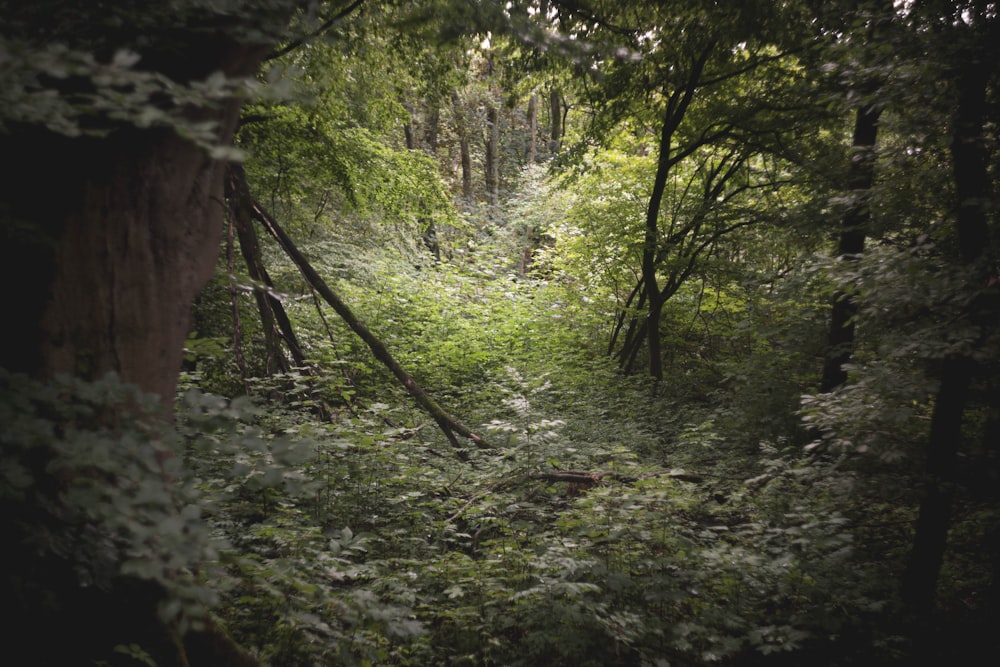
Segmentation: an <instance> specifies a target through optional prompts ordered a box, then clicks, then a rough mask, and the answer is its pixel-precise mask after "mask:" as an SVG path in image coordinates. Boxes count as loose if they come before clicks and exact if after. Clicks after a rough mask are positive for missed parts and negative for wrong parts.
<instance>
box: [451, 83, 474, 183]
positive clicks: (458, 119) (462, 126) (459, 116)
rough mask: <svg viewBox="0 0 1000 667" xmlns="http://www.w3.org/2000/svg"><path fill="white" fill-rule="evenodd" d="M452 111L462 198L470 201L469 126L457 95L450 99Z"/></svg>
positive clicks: (470, 153)
mask: <svg viewBox="0 0 1000 667" xmlns="http://www.w3.org/2000/svg"><path fill="white" fill-rule="evenodd" d="M451 104H452V110H453V113H454V115H455V131H456V133H457V134H458V150H459V164H460V165H461V169H462V198H463V199H465V200H466V201H468V200H471V199H472V195H473V191H472V149H471V147H470V145H469V124H468V122H467V121H466V118H465V110H464V109H463V108H462V104H461V100H460V99H459V97H458V95H457V94H453V95H452V98H451Z"/></svg>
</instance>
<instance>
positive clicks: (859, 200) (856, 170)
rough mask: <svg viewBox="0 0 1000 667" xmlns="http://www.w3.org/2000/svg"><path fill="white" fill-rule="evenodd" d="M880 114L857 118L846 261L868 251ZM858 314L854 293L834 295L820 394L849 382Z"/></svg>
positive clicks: (843, 239) (841, 245)
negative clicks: (845, 365) (870, 201)
mask: <svg viewBox="0 0 1000 667" xmlns="http://www.w3.org/2000/svg"><path fill="white" fill-rule="evenodd" d="M880 113H881V112H880V111H879V110H877V109H875V108H873V107H870V106H868V107H864V108H861V109H858V110H857V113H856V116H855V119H854V140H853V142H852V147H853V151H852V155H851V165H850V168H849V174H848V187H849V188H850V190H851V193H852V195H853V197H854V198H855V199H854V201H853V202H852V203H851V206H850V208H849V209H848V210H847V212H846V213H845V214H844V218H843V220H842V221H841V227H840V240H839V242H838V244H837V255H838V256H839V257H840V258H841V260H843V261H854V260H856V259H857V258H858V257H859V256H860V255H861V253H862V252H863V251H864V248H865V236H866V233H867V230H866V227H867V225H868V222H869V220H870V219H871V210H870V208H869V206H868V197H869V194H870V192H871V188H872V184H873V182H874V180H875V154H874V148H875V139H876V136H877V134H878V119H879V115H880ZM856 312H857V305H856V303H855V300H854V295H853V294H850V293H847V292H840V291H838V292H837V293H836V294H835V295H834V298H833V307H832V308H831V314H830V332H829V336H828V339H827V349H826V357H825V360H824V363H823V377H822V380H821V381H820V391H823V392H828V391H833V390H834V389H835V388H837V387H839V386H840V385H842V384H844V383H845V382H846V381H847V371H846V370H845V369H844V364H846V363H847V362H848V361H850V358H851V354H852V353H853V352H854V315H855V313H856Z"/></svg>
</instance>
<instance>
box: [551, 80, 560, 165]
mask: <svg viewBox="0 0 1000 667" xmlns="http://www.w3.org/2000/svg"><path fill="white" fill-rule="evenodd" d="M562 109H563V104H562V93H560V92H559V89H558V88H556V87H552V88H551V89H549V124H550V132H549V152H551V153H558V152H559V147H560V145H561V144H562V137H563V124H562V120H563V116H562Z"/></svg>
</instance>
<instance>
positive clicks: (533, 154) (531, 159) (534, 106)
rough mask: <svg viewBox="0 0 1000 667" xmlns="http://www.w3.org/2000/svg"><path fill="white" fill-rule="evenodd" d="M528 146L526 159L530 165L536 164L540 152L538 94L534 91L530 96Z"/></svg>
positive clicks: (525, 154)
mask: <svg viewBox="0 0 1000 667" xmlns="http://www.w3.org/2000/svg"><path fill="white" fill-rule="evenodd" d="M527 120H528V122H527V125H528V128H527V130H528V147H527V150H525V153H524V161H525V162H526V163H528V165H533V164H535V160H536V159H537V152H538V94H537V93H532V94H531V97H529V98H528V119H527Z"/></svg>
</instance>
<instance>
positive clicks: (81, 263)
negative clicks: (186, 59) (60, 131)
mask: <svg viewBox="0 0 1000 667" xmlns="http://www.w3.org/2000/svg"><path fill="white" fill-rule="evenodd" d="M236 49H237V47H234V54H233V57H232V58H229V59H227V60H228V61H229V62H228V67H227V70H228V71H229V73H230V74H233V75H245V74H250V73H252V72H253V70H254V69H255V68H256V66H257V64H258V63H259V62H260V59H261V58H262V57H263V55H264V53H263V50H262V49H249V48H246V49H242V52H241V51H238V50H236ZM222 64H226V63H222ZM239 108H240V103H239V102H238V101H236V100H232V101H230V102H228V103H225V104H224V105H222V106H220V107H219V108H218V109H217V110H215V111H213V112H212V115H211V116H209V115H208V112H202V113H201V114H200V119H201V120H214V121H216V122H218V124H219V135H218V136H219V141H220V143H226V142H228V141H229V140H230V138H231V137H232V133H233V130H234V128H235V125H236V121H237V119H238V116H239ZM0 151H2V154H3V155H4V158H5V161H6V162H7V164H9V165H12V166H15V167H16V168H15V169H13V170H12V171H11V173H10V174H9V175H8V176H7V177H5V178H4V179H2V182H0V202H2V204H3V206H4V207H5V209H6V210H4V211H3V213H4V214H5V216H6V217H7V218H8V219H9V220H11V221H12V222H13V223H14V224H11V225H8V226H7V229H6V230H5V231H6V236H7V238H6V239H4V243H3V244H2V245H3V249H2V251H0V252H2V253H3V260H4V261H2V262H0V263H2V269H0V271H2V272H3V273H2V275H3V276H4V278H5V280H4V284H6V285H13V284H18V285H24V286H25V289H23V290H15V292H17V294H16V295H15V298H14V299H12V300H11V301H10V302H8V309H7V313H6V314H7V319H8V321H10V322H17V323H18V327H17V330H16V342H15V344H14V345H5V346H3V347H2V350H0V365H2V366H4V367H6V368H7V369H9V370H18V371H24V372H28V373H30V374H33V375H35V376H37V377H46V376H50V375H53V374H55V373H69V374H73V375H78V376H81V377H85V378H93V377H98V376H100V375H103V374H104V373H106V372H108V371H114V372H116V373H118V374H119V375H120V376H121V377H122V378H123V379H124V380H125V381H127V382H131V383H134V384H137V385H138V386H140V387H141V388H142V389H144V390H146V391H148V392H151V393H154V394H157V395H159V396H160V397H161V398H162V399H163V400H164V401H165V402H167V403H171V402H172V401H173V396H174V391H175V387H176V383H177V376H178V373H179V370H180V367H181V360H182V355H183V347H184V340H185V338H186V336H187V333H188V329H189V326H190V309H191V304H192V301H193V299H194V297H195V295H196V294H197V293H198V291H199V290H201V288H202V287H203V286H204V285H205V283H206V282H207V281H208V279H209V277H210V276H211V275H212V272H213V271H214V269H215V260H216V257H217V256H218V252H219V241H220V238H221V232H222V214H223V203H222V201H223V200H222V192H223V188H222V186H223V176H224V174H225V164H224V163H221V162H219V161H217V160H215V159H212V158H211V157H209V155H208V154H207V153H206V151H205V150H204V149H202V148H199V147H198V146H195V145H194V144H192V143H190V142H189V141H186V140H184V139H181V138H180V137H178V136H177V135H175V134H173V133H172V132H170V131H167V130H147V131H139V130H134V129H122V130H119V131H117V132H116V133H115V134H113V135H112V136H110V137H107V138H101V139H86V138H67V137H63V136H58V135H54V134H51V133H48V132H46V131H44V130H34V129H19V130H18V131H17V132H12V133H10V134H8V135H6V136H3V137H2V139H0ZM28 230H30V231H28Z"/></svg>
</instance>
